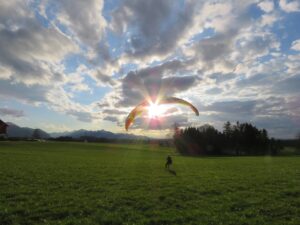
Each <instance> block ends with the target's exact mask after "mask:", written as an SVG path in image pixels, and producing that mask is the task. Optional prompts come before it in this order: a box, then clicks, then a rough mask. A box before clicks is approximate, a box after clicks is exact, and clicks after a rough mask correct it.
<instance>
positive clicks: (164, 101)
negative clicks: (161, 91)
mask: <svg viewBox="0 0 300 225" xmlns="http://www.w3.org/2000/svg"><path fill="white" fill-rule="evenodd" d="M176 103H177V104H181V105H186V106H189V107H190V108H191V109H192V110H193V111H194V113H195V114H196V115H197V116H199V111H198V109H197V108H196V107H195V106H193V105H192V104H191V103H189V102H187V101H185V100H183V99H181V98H176V97H166V98H163V99H162V100H161V101H160V102H159V104H176Z"/></svg>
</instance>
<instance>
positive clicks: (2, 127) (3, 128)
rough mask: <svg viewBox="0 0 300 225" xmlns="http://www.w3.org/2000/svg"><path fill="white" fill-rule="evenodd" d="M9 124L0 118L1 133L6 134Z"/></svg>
mask: <svg viewBox="0 0 300 225" xmlns="http://www.w3.org/2000/svg"><path fill="white" fill-rule="evenodd" d="M7 127H8V125H7V124H6V123H4V122H3V121H2V120H0V134H6V129H7Z"/></svg>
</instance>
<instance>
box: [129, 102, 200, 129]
mask: <svg viewBox="0 0 300 225" xmlns="http://www.w3.org/2000/svg"><path fill="white" fill-rule="evenodd" d="M166 104H180V105H185V106H188V107H190V108H191V109H192V110H193V111H194V113H195V114H196V115H197V116H199V111H198V109H197V108H196V107H195V106H193V105H192V104H191V103H189V102H188V101H186V100H183V99H180V98H176V97H164V98H161V99H156V100H155V101H153V100H144V101H142V102H141V103H139V104H138V105H137V106H136V107H135V108H134V109H133V110H132V111H131V112H130V113H129V114H128V116H127V118H126V121H125V129H126V131H128V129H129V127H130V126H131V125H132V124H133V122H134V120H135V118H136V117H138V116H140V115H142V114H143V113H144V112H146V111H148V117H149V118H154V117H156V116H159V115H162V114H163V113H164V111H165V108H163V107H162V106H163V105H166Z"/></svg>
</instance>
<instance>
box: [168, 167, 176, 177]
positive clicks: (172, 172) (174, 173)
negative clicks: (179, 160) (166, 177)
mask: <svg viewBox="0 0 300 225" xmlns="http://www.w3.org/2000/svg"><path fill="white" fill-rule="evenodd" d="M167 170H168V172H169V173H170V174H172V175H174V176H176V175H177V174H176V171H175V170H172V169H167Z"/></svg>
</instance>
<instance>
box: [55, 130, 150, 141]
mask: <svg viewBox="0 0 300 225" xmlns="http://www.w3.org/2000/svg"><path fill="white" fill-rule="evenodd" d="M50 135H51V137H54V138H56V137H62V136H67V137H72V138H81V137H93V138H106V139H131V140H135V139H149V138H148V137H146V136H140V135H133V134H125V133H113V132H110V131H106V130H95V131H90V130H84V129H81V130H75V131H70V132H57V133H51V134H50Z"/></svg>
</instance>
